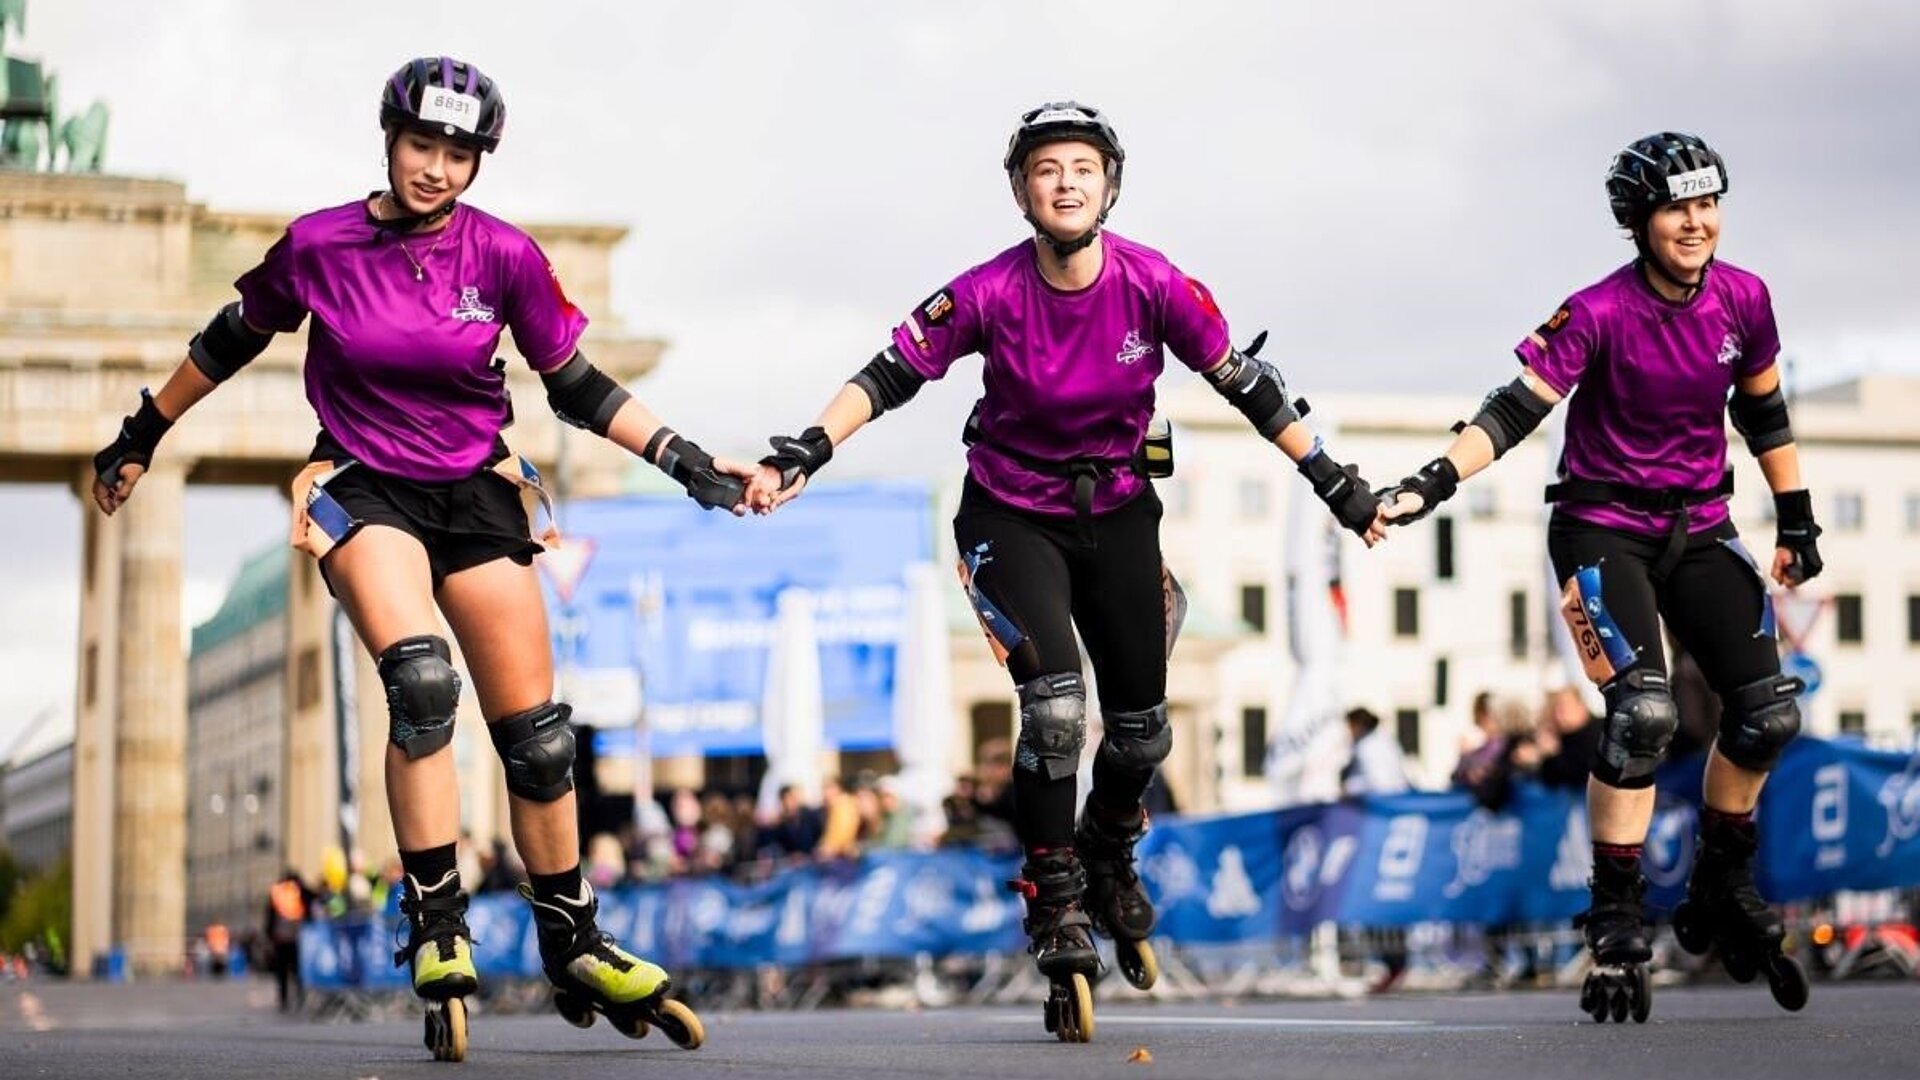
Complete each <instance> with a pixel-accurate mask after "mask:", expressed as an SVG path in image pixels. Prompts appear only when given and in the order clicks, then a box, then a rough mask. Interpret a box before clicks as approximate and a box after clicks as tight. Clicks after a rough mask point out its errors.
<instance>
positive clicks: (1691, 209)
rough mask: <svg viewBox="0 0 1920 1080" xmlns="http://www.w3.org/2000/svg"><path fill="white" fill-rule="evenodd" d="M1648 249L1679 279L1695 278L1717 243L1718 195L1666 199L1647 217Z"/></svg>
mask: <svg viewBox="0 0 1920 1080" xmlns="http://www.w3.org/2000/svg"><path fill="white" fill-rule="evenodd" d="M1646 243H1647V250H1648V252H1650V253H1651V254H1652V255H1653V257H1654V258H1656V259H1658V260H1660V265H1661V266H1663V267H1665V268H1666V270H1667V272H1668V273H1669V274H1672V275H1673V276H1674V277H1675V278H1677V279H1678V280H1680V281H1685V282H1689V283H1693V282H1698V281H1699V280H1700V274H1701V272H1702V271H1703V270H1705V269H1706V265H1707V262H1708V261H1709V260H1710V259H1712V258H1713V253H1714V250H1715V249H1716V248H1718V247H1719V245H1720V197H1719V196H1718V195H1702V196H1700V197H1699V198H1697V199H1684V200H1682V201H1680V202H1676V203H1668V204H1667V205H1665V206H1662V207H1660V208H1659V209H1657V210H1655V211H1654V212H1653V214H1652V215H1651V216H1650V217H1648V218H1647V238H1646Z"/></svg>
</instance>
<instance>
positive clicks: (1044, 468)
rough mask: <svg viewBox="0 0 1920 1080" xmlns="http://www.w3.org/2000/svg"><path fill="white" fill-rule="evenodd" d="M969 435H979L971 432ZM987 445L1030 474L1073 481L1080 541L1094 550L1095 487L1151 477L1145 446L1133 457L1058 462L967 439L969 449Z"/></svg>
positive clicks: (1085, 458) (995, 443)
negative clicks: (1125, 477) (1127, 476)
mask: <svg viewBox="0 0 1920 1080" xmlns="http://www.w3.org/2000/svg"><path fill="white" fill-rule="evenodd" d="M967 434H968V435H969V436H975V435H976V432H974V431H971V430H970V431H968V432H967ZM982 442H985V443H986V444H987V445H988V446H990V447H992V448H993V451H994V453H997V454H1000V455H1002V456H1003V457H1006V458H1009V459H1011V460H1012V461H1013V462H1014V463H1015V464H1017V465H1019V466H1020V467H1021V468H1023V469H1026V470H1028V471H1029V472H1036V473H1039V474H1040V475H1042V476H1057V477H1059V478H1061V479H1063V480H1071V481H1073V518H1074V524H1075V526H1076V527H1077V528H1078V529H1079V532H1080V542H1081V543H1082V544H1085V545H1086V546H1087V547H1093V546H1094V545H1095V540H1094V536H1093V486H1094V484H1096V483H1098V482H1099V481H1101V480H1110V479H1112V478H1113V477H1115V476H1118V475H1119V474H1121V473H1123V472H1130V473H1134V474H1135V475H1138V476H1145V475H1147V462H1146V447H1145V446H1144V445H1142V447H1141V448H1140V449H1139V450H1136V451H1134V454H1133V456H1132V457H1130V458H1090V457H1080V458H1068V459H1067V460H1065V461H1056V460H1054V459H1052V458H1043V457H1035V456H1033V455H1032V454H1029V453H1027V452H1025V451H1023V450H1015V449H1014V448H1013V447H1011V446H1008V445H1006V444H1005V443H998V442H990V441H987V440H984V439H980V438H977V437H970V438H967V439H966V443H967V445H968V446H976V445H978V444H980V443H982Z"/></svg>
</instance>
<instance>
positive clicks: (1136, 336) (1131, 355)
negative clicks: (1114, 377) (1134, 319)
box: [1113, 330, 1153, 364]
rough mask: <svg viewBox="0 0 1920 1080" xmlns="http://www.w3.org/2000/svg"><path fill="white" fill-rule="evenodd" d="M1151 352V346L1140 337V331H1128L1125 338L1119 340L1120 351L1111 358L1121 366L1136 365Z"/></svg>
mask: <svg viewBox="0 0 1920 1080" xmlns="http://www.w3.org/2000/svg"><path fill="white" fill-rule="evenodd" d="M1152 351H1153V346H1152V345H1150V344H1148V343H1147V342H1146V341H1145V340H1144V339H1142V338H1141V337H1140V331H1138V330H1129V331H1127V336H1126V337H1125V338H1123V339H1121V342H1120V351H1119V352H1117V353H1115V354H1114V355H1113V358H1114V359H1115V360H1118V361H1119V362H1120V363H1122V364H1136V363H1139V362H1140V361H1141V360H1142V359H1144V358H1145V357H1146V355H1147V354H1148V353H1150V352H1152Z"/></svg>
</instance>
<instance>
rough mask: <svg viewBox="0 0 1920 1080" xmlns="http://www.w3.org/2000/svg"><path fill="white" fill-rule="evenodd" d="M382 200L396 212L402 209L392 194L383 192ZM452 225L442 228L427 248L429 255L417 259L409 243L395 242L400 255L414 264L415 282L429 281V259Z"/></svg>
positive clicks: (448, 224)
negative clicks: (427, 264)
mask: <svg viewBox="0 0 1920 1080" xmlns="http://www.w3.org/2000/svg"><path fill="white" fill-rule="evenodd" d="M380 199H381V201H382V202H384V203H386V204H387V205H388V206H390V207H393V208H394V209H395V210H398V209H400V207H399V205H398V204H397V203H396V202H395V200H394V197H393V196H392V195H391V194H389V193H386V192H382V193H381V194H380ZM452 224H453V223H452V222H451V221H449V222H448V223H447V224H446V225H443V226H441V227H440V235H439V236H436V237H434V240H433V243H432V244H430V245H428V246H427V253H426V254H425V255H422V256H420V257H419V258H417V259H416V258H414V257H413V249H412V248H410V247H408V246H407V242H406V241H405V240H399V239H396V240H395V241H394V242H395V243H396V244H399V245H400V254H402V255H405V256H406V257H407V261H408V262H410V263H412V264H413V280H415V281H425V280H427V267H426V261H427V260H428V259H431V258H433V253H434V251H435V250H436V249H437V248H439V246H440V241H442V240H445V239H446V238H447V229H448V228H450V227H451V226H452Z"/></svg>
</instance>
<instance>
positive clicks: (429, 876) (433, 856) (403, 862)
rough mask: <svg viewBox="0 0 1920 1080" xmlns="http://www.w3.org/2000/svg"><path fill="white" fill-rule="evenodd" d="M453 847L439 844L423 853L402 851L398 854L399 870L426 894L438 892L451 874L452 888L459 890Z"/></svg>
mask: <svg viewBox="0 0 1920 1080" xmlns="http://www.w3.org/2000/svg"><path fill="white" fill-rule="evenodd" d="M453 853H454V845H452V844H441V845H440V846H439V847H432V848H428V849H426V850H425V851H403V852H401V853H400V868H401V869H402V870H405V871H406V873H407V876H408V877H410V878H412V879H413V880H414V881H415V882H418V883H419V885H420V888H421V889H423V890H425V891H427V892H435V891H438V888H439V886H440V884H441V883H442V882H444V881H447V875H448V874H452V875H453V879H452V887H453V888H454V889H455V890H458V889H459V888H460V875H459V864H458V863H457V862H456V861H455V860H454V856H453Z"/></svg>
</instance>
